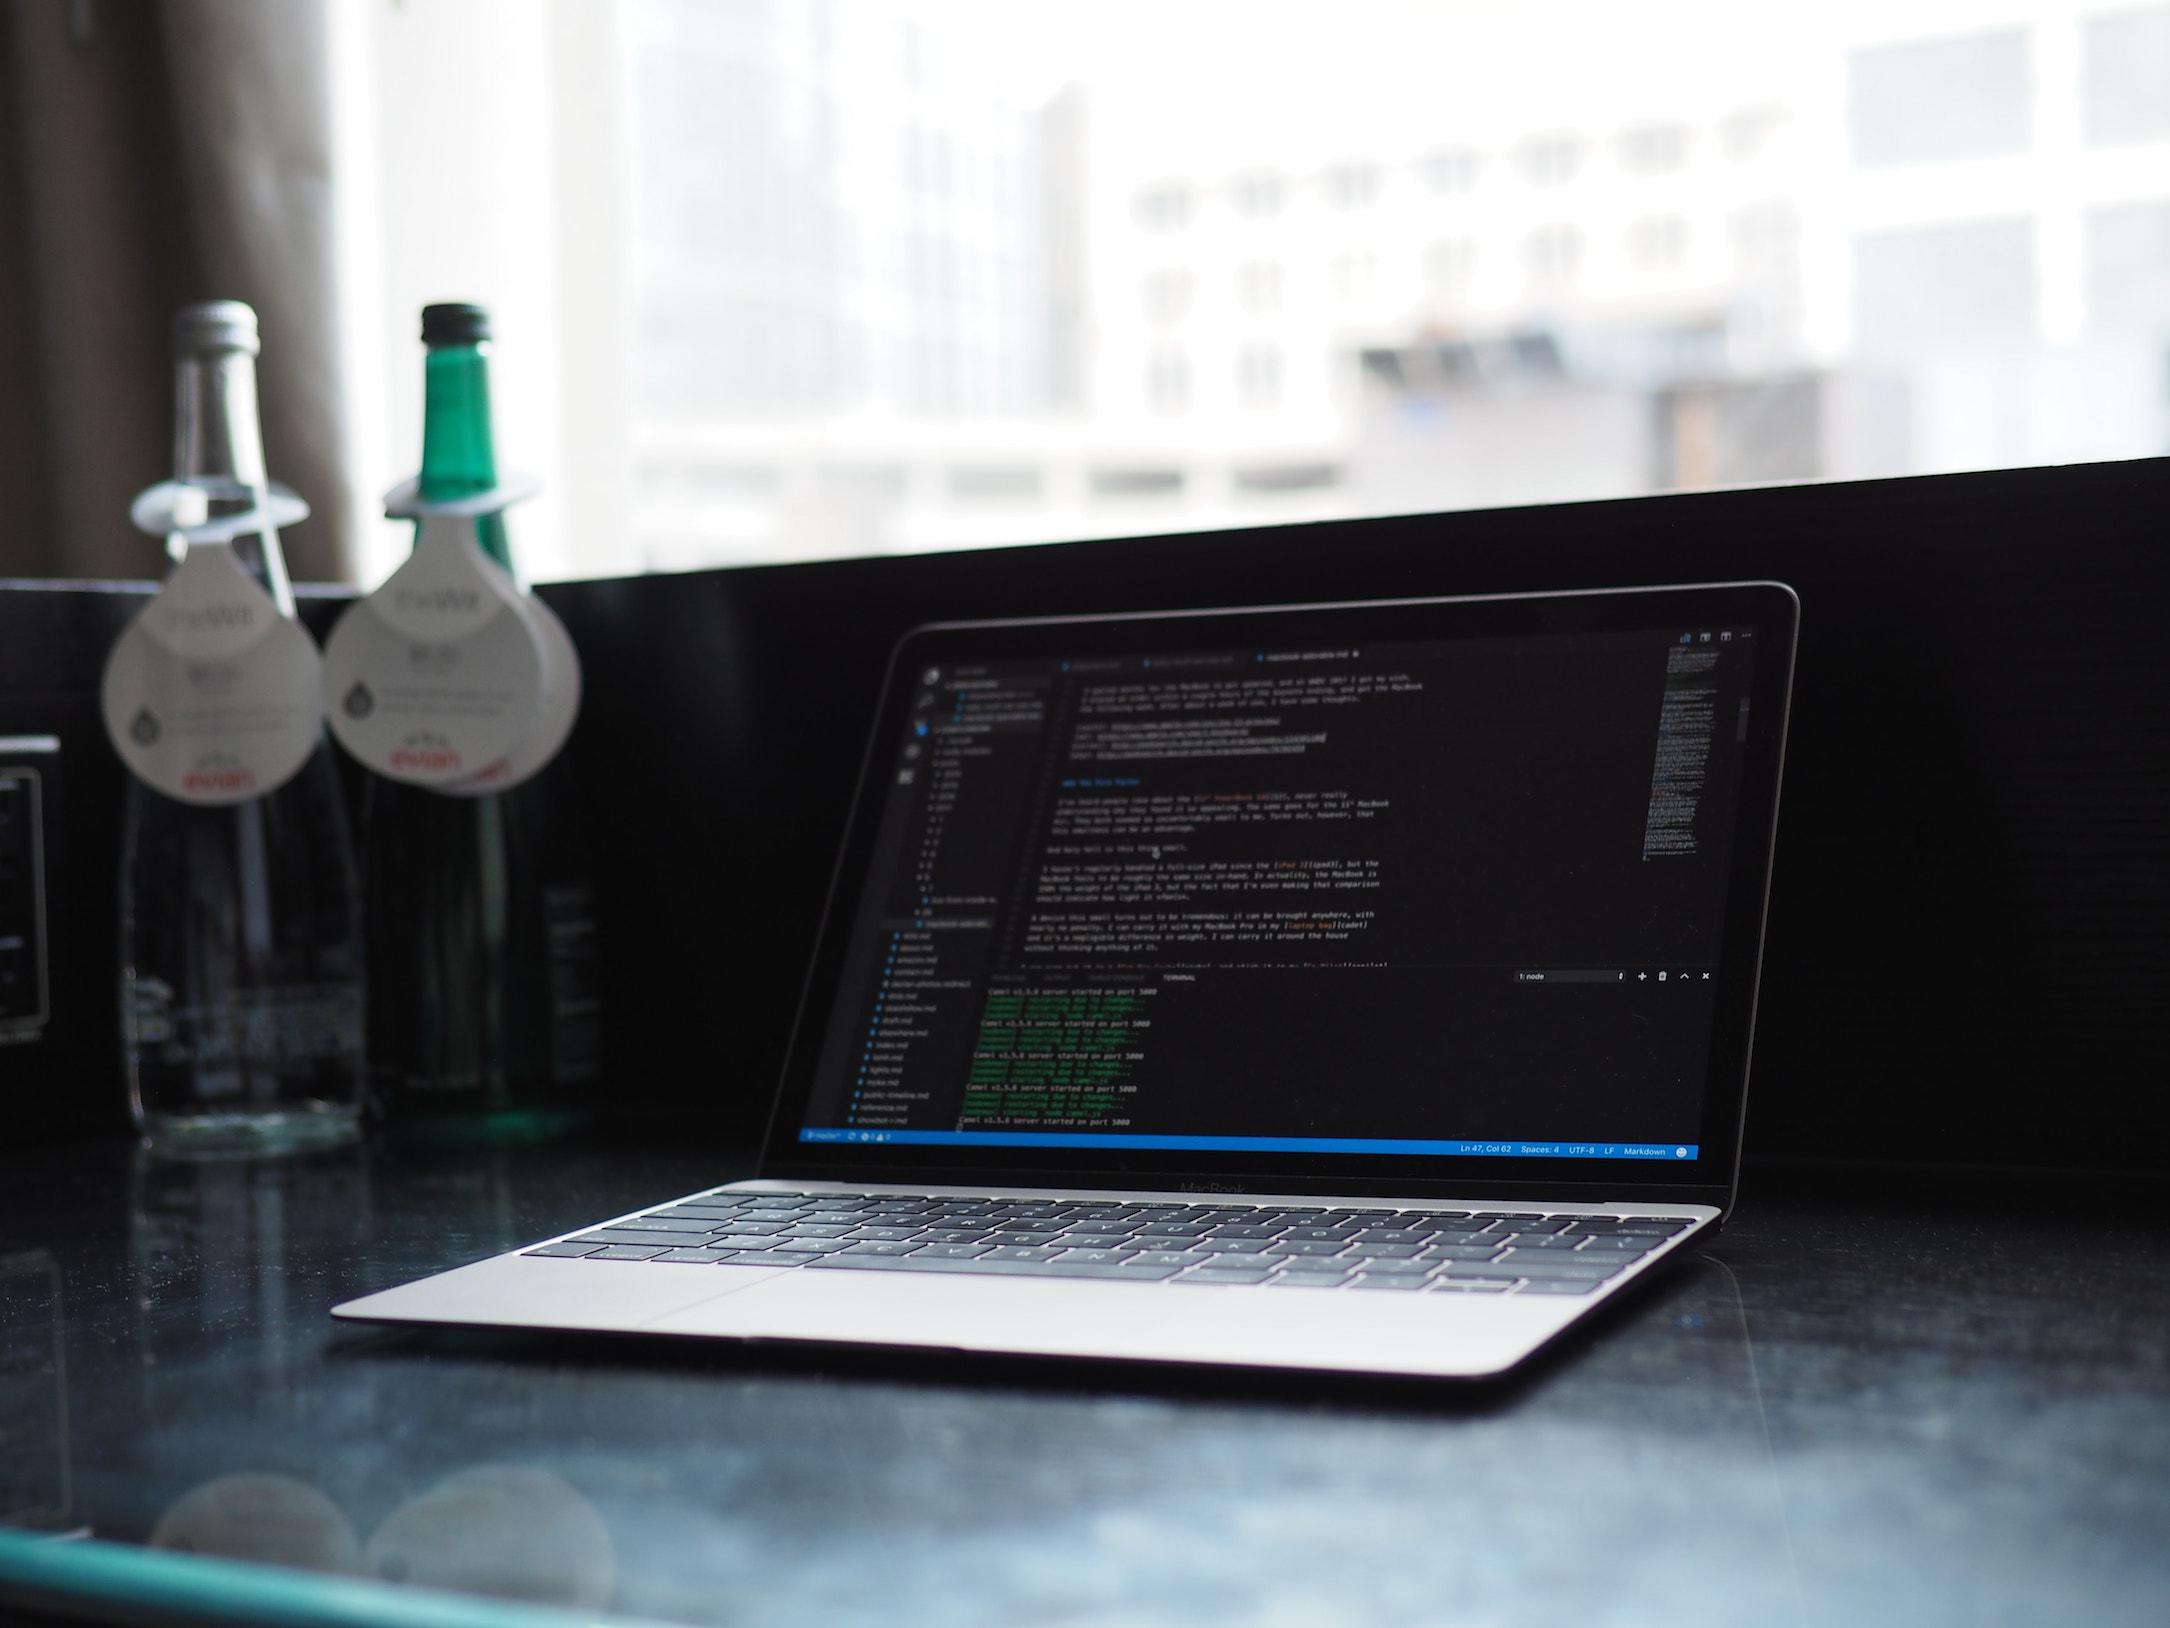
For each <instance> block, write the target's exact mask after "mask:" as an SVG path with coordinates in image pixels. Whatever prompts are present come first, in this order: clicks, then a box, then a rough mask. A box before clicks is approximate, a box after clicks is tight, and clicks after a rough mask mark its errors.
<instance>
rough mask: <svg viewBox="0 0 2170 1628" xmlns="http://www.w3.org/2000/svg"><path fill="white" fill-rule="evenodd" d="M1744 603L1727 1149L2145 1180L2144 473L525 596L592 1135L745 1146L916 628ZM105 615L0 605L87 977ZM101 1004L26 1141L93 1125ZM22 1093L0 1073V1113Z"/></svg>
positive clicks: (2166, 1130) (2155, 566)
mask: <svg viewBox="0 0 2170 1628" xmlns="http://www.w3.org/2000/svg"><path fill="white" fill-rule="evenodd" d="M1747 577H1777V578H1780V579H1782V580H1785V581H1788V582H1791V583H1792V584H1793V585H1794V586H1795V587H1796V588H1797V589H1798V590H1799V591H1800V594H1801V598H1802V604H1803V622H1802V638H1801V645H1800V668H1799V674H1798V680H1797V688H1796V703H1795V713H1794V734H1793V740H1792V745H1791V750H1790V753H1789V758H1788V766H1787V779H1786V794H1785V803H1784V811H1783V814H1782V816H1781V828H1780V841H1779V858H1778V866H1777V873H1776V879H1775V882H1774V891H1773V900H1772V915H1771V933H1770V941H1769V951H1768V957H1767V961H1766V966H1765V978H1764V1000H1763V1008H1762V1015H1761V1022H1760V1026H1759V1031H1758V1039H1757V1048H1756V1078H1755V1084H1754V1086H1753V1088H1752V1089H1751V1091H1750V1095H1749V1122H1750V1123H1749V1149H1750V1152H1751V1153H1761V1154H1766V1155H1794V1156H1836V1157H1856V1158H1887V1159H1926V1160H1937V1161H1951V1162H1974V1163H1995V1164H2019V1165H2050V1164H2054V1165H2076V1166H2086V1167H2096V1168H2155V1169H2162V1168H2170V1152H2166V1151H2165V1150H2166V1148H2170V999H2166V995H2170V640H2166V639H2165V638H2164V637H2163V634H2162V631H2161V630H2163V629H2164V628H2165V627H2166V626H2170V460H2151V461H2145V462H2137V463H2126V464H2112V465H2094V466H2082V467H2075V468H2070V469H2051V470H2028V471H2012V472H1999V473H1993V474H1984V475H1964V476H1945V477H1936V478H1931V479H1920V480H1908V481H1888V482H1873V483H1862V484H1856V485H1833V486H1820V487H1795V488H1772V489H1765V490H1757V491H1745V492H1728V493H1712V494H1701V495H1687V496H1674V497H1664V498H1652V499H1636V500H1629V501H1623V502H1617V503H1598V504H1577V505H1564V506H1559V507H1553V508H1539V509H1521V510H1500V511H1490V512H1483V513H1473V514H1456V515H1445V516H1427V517H1412V518H1390V519H1383V520H1372V521H1357V522H1344V523H1335V524H1329V525H1319V526H1304V527H1285V528H1267V529H1261V530H1256V531H1249V532H1242V533H1222V534H1217V535H1205V536H1194V537H1181V538H1154V539H1145V540H1136V541H1116V542H1094V543H1078V544H1070V545H1065V546H1061V547H1051V548H1033V549H1015V550H1000V551H985V552H974V553H961V554H943V555H923V556H916V557H909V558H896V559H871V560H852V561H840V562H833V563H822V564H809V565H793V566H776V567H762V568H749V569H741V570H727V571H710V572H697V573H692V574H689V575H683V576H672V577H650V578H634V579H626V580H619V581H605V582H588V583H568V584H562V585H557V586H553V587H550V588H547V589H545V590H544V593H545V595H546V597H547V598H549V600H550V601H551V603H552V604H553V605H554V606H555V607H556V608H557V609H558V610H559V612H560V613H561V614H562V615H563V616H564V617H565V619H566V621H567V623H568V624H569V625H570V626H571V628H572V630H573V633H574V637H575V638H576V640H577V641H578V642H579V644H580V647H581V650H582V653H583V658H584V662H585V667H586V674H587V699H586V704H585V707H584V711H583V715H582V719H581V723H580V727H579V729H578V731H577V733H576V735H575V737H574V743H573V751H574V753H575V754H576V763H577V766H578V770H579V779H580V785H581V797H582V802H583V812H584V816H585V818H586V821H587V823H588V826H589V829H590V833H591V837H592V839H593V840H594V842H595V846H596V848H597V850H598V862H599V864H600V866H601V874H600V876H599V878H598V880H599V882H600V883H601V899H602V907H603V912H604V920H603V927H604V932H605V934H606V935H607V940H606V951H605V962H604V965H605V980H606V982H605V999H606V1002H607V1019H606V1021H607V1033H606V1040H605V1046H606V1054H607V1058H608V1072H609V1076H610V1080H611V1089H610V1104H609V1106H610V1107H611V1109H612V1110H613V1111H614V1112H617V1113H621V1114H625V1115H628V1116H631V1117H639V1118H649V1119H658V1120H661V1119H684V1120H698V1121H700V1122H702V1123H703V1124H705V1125H706V1126H708V1127H709V1128H710V1133H711V1134H715V1135H718V1136H721V1137H727V1138H730V1139H735V1140H740V1141H750V1140H751V1139H752V1137H753V1136H754V1135H755V1134H756V1132H757V1131H758V1128H759V1119H760V1116H761V1114H762V1112H763V1110H764V1109H765V1106H766V1101H767V1095H768V1091H769V1089H770V1086H771V1084H772V1082H773V1081H774V1079H775V1076H776V1073H777V1070H778V1067H779V1065H780V1062H781V1057H782V1050H783V1046H784V1042H785V1039H786V1036H787V1034H788V1030H789V1026H790V1021H791V1015H792V1011H793V1008H794V1006H795V1004H796V1001H797V996H798V979H799V972H800V969H801V967H802V965H803V963H804V961H805V959H806V957H807V955H808V953H809V949H810V946H811V940H812V935H813V932H814V928H815V925H816V922H817V918H818V916H819V913H820V908H821V903H822V899H823V896H824V894H825V892H826V889H827V886H828V880H829V865H830V860H831V856H832V853H833V849H834V847H835V844H836V842H837V840H838V837H839V835H840V832H841V827H842V821H843V817H844V813H845V808H846V805H847V803H848V802H849V799H850V795H851V789H852V784H853V780H854V778H855V776H856V774H857V770H858V763H859V756H860V752H861V749H862V747H863V745H864V731H865V729H866V727H867V724H868V722H869V719H870V716H871V713H872V710H873V705H874V699H875V692H876V689H877V687H878V685H879V682H880V678H881V673H882V670H883V666H884V663H885V661H886V657H887V653H888V649H889V647H890V645H891V644H892V643H893V641H894V640H895V638H896V636H897V635H898V634H900V633H901V632H902V631H903V630H904V629H906V628H908V627H910V626H912V625H914V624H916V623H918V622H921V621H927V620H934V619H938V618H949V617H968V616H996V615H1033V614H1058V613H1062V612H1070V611H1094V610H1123V609H1162V608H1180V607H1190V606H1203V605H1219V604H1258V603H1272V602H1276V601H1289V600H1301V599H1323V598H1364V597H1375V596H1395V595H1417V594H1446V593H1486V592H1508V591H1517V590H1527V589H1545V588H1582V587H1593V586H1606V585H1618V584H1637V583H1660V582H1682V581H1698V580H1713V579H1723V578H1747ZM126 608H132V607H131V606H129V604H128V602H126V601H125V600H123V599H122V598H120V597H118V596H115V595H112V594H100V593H95V592H91V591H88V590H81V591H76V592H68V593H46V592H40V593H28V592H0V732H8V731H14V730H22V729H29V728H33V727H36V728H42V729H49V730H55V729H58V728H59V726H58V725H56V724H50V723H48V724H38V723H36V722H35V720H36V719H37V718H39V717H52V718H66V719H70V720H73V721H71V722H70V723H69V724H68V732H69V737H70V738H69V742H68V752H69V764H68V795H69V800H70V805H71V807H72V808H73V809H74V810H75V811H76V813H75V815H74V817H73V818H72V819H71V835H72V836H73V837H74V838H75V839H76V840H75V841H74V843H73V845H72V849H71V859H70V864H71V875H70V880H69V896H70V900H71V903H70V906H69V910H70V913H71V920H74V921H75V922H76V923H77V924H78V927H79V929H80V930H79V933H78V939H79V941H80V942H79V943H78V946H77V949H78V954H79V958H80V957H81V956H82V955H84V954H87V955H88V959H89V962H90V963H91V964H93V965H96V964H97V963H98V962H99V957H100V954H102V955H103V956H104V961H103V965H102V967H100V968H99V972H100V976H102V977H103V978H104V980H105V982H106V984H107V985H108V986H109V985H110V983H111V965H112V963H111V928H110V925H109V919H110V916H111V914H112V898H111V894H112V881H111V871H112V859H111V852H110V846H111V833H112V826H113V823H114V821H113V818H112V815H111V812H110V811H111V810H115V809H117V806H118V770H117V767H116V766H115V765H114V764H113V762H112V759H111V755H110V753H109V752H107V751H106V750H105V748H104V746H103V742H102V740H101V739H99V738H97V736H96V734H95V728H94V713H93V712H91V711H90V710H88V702H89V697H90V693H91V689H92V687H93V686H94V684H95V677H96V671H97V665H98V662H99V660H100V659H102V655H103V649H104V645H105V643H106V642H109V641H110V638H111V637H112V634H113V632H114V631H115V630H117V628H118V626H119V625H120V622H121V620H122V619H124V616H125V609H126ZM336 608H337V607H336V606H335V605H333V604H330V603H328V602H317V603H315V604H312V605H310V606H308V607H307V614H308V615H309V616H310V618H311V619H312V620H320V619H322V617H323V616H324V615H325V613H327V612H330V611H334V610H336ZM86 731H88V732H89V733H88V737H87V738H85V734H86ZM101 843H102V844H103V846H101ZM101 935H102V946H103V948H102V951H86V950H85V948H84V946H86V945H88V944H91V943H94V942H101ZM83 987H84V988H86V989H87V988H88V987H89V986H88V983H85V984H84V985H83ZM84 998H85V999H86V1000H87V999H89V997H88V996H87V995H86V996H85V997H84ZM104 1002H105V1006H104V1011H103V1013H102V1014H100V1013H96V1012H92V1013H91V1014H90V1016H89V1018H88V1019H87V1020H86V1021H85V1023H84V1024H83V1028H84V1029H85V1030H86V1031H87V1032H86V1033H84V1034H83V1035H81V1036H79V1038H78V1042H77V1048H78V1049H77V1050H76V1051H74V1052H72V1053H71V1054H70V1056H71V1061H70V1062H69V1064H68V1069H67V1071H66V1072H67V1077H66V1078H65V1079H60V1080H45V1081H42V1082H41V1083H39V1084H38V1086H37V1089H38V1091H39V1092H40V1093H44V1092H53V1093H57V1094H58V1095H59V1096H60V1097H62V1098H72V1099H73V1101H74V1103H75V1106H74V1107H72V1108H67V1109H59V1110H53V1111H50V1112H46V1111H43V1110H41V1112H42V1113H43V1115H44V1117H43V1119H42V1121H40V1122H41V1123H45V1124H48V1125H53V1126H59V1125H62V1124H67V1125H73V1126H77V1127H80V1126H81V1125H83V1124H86V1123H93V1122H95V1123H99V1124H112V1123H114V1120H113V1119H112V1117H111V1114H110V1113H109V1112H106V1111H104V1109H110V1108H117V1104H118V1095H117V1093H118V1083H117V1069H116V1067H115V1063H114V1055H113V1049H112V1043H111V1039H110V1036H111V1029H110V1022H111V994H110V988H108V989H107V991H106V993H105V995H104ZM101 1022H102V1023H103V1025H104V1027H103V1028H102V1030H101V1027H100V1024H101ZM23 1080H24V1074H23V1069H22V1066H21V1060H20V1059H18V1058H15V1057H10V1056H9V1055H8V1054H7V1053H6V1052H5V1051H0V1098H7V1099H18V1100H19V1098H18V1086H19V1084H21V1083H22V1082H23ZM94 1103H95V1104H100V1105H104V1108H102V1109H100V1110H98V1111H93V1104H94ZM15 1123H17V1124H26V1123H29V1121H25V1120H23V1119H20V1118H18V1119H16V1120H15Z"/></svg>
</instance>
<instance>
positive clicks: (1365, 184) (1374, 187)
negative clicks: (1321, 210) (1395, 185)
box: [1325, 163, 1379, 209]
mask: <svg viewBox="0 0 2170 1628" xmlns="http://www.w3.org/2000/svg"><path fill="white" fill-rule="evenodd" d="M1325 182H1326V201H1327V202H1328V203H1330V204H1332V205H1333V206H1334V207H1335V208H1336V209H1363V208H1366V207H1368V206H1369V205H1371V204H1373V203H1376V202H1377V201H1378V198H1379V166H1378V165H1376V164H1362V163H1344V164H1336V165H1334V166H1333V167H1332V168H1331V169H1329V170H1328V171H1327V172H1326V176H1325Z"/></svg>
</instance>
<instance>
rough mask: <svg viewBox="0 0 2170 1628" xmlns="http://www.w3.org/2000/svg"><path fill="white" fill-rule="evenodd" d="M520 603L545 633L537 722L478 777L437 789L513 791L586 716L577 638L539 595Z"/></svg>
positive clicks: (472, 793) (471, 793)
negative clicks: (580, 719)
mask: <svg viewBox="0 0 2170 1628" xmlns="http://www.w3.org/2000/svg"><path fill="white" fill-rule="evenodd" d="M520 603H521V609H522V610H523V611H525V612H526V614H527V617H528V619H529V621H530V622H531V623H532V624H533V626H534V628H535V631H536V633H537V634H538V635H539V636H540V642H541V646H542V653H543V694H542V698H541V701H540V703H539V704H538V706H537V708H536V711H535V720H534V723H533V724H532V725H531V726H530V727H529V729H528V732H527V735H526V737H525V738H524V739H522V740H521V741H520V742H519V743H518V744H517V745H515V746H514V747H513V748H512V750H511V751H509V752H507V753H506V754H505V755H504V756H503V757H501V758H499V759H498V760H497V761H496V762H494V763H492V764H490V765H489V766H488V767H486V768H484V769H483V770H482V772H481V773H480V774H477V775H476V776H475V777H474V778H473V779H471V780H457V781H454V782H452V783H451V784H449V785H444V786H439V787H438V788H437V789H438V790H439V791H442V792H446V793H448V794H450V795H452V796H454V797H481V796H484V795H485V794H487V793H489V792H493V791H510V790H511V789H512V788H513V787H514V786H517V785H519V784H520V782H521V781H523V780H527V779H531V778H532V777H534V776H535V775H538V774H540V773H541V772H542V771H543V770H544V769H546V768H548V767H549V766H550V761H551V759H553V758H555V757H556V756H557V755H558V752H559V751H560V749H562V748H563V747H564V745H565V742H566V739H567V737H568V736H570V735H571V734H572V732H573V723H574V721H575V720H576V719H577V718H578V717H579V716H580V652H579V651H578V650H576V649H575V648H574V647H573V636H572V635H571V634H570V633H568V632H566V631H565V624H564V623H563V622H561V621H559V620H558V615H557V612H556V611H553V610H552V609H551V608H550V607H549V606H548V605H546V604H544V603H543V602H542V601H541V600H540V599H537V598H536V597H535V596H534V595H533V594H527V595H523V596H522V598H521V602H520Z"/></svg>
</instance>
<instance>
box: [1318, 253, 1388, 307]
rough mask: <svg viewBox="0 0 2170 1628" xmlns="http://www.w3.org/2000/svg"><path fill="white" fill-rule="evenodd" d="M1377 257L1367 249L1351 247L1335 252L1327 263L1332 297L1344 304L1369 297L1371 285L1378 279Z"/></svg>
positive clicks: (1353, 303)
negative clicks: (1344, 252)
mask: <svg viewBox="0 0 2170 1628" xmlns="http://www.w3.org/2000/svg"><path fill="white" fill-rule="evenodd" d="M1378 276H1379V257H1378V256H1377V255H1375V254H1373V253H1372V252H1371V251H1370V250H1369V249H1352V250H1350V251H1349V252H1348V253H1346V254H1337V255H1335V256H1334V258H1333V259H1332V261H1330V262H1329V263H1328V265H1327V278H1328V280H1329V281H1330V282H1331V283H1332V285H1333V290H1334V298H1335V299H1337V300H1339V301H1341V302H1342V304H1344V305H1356V304H1360V303H1361V302H1362V301H1364V300H1367V299H1369V298H1371V290H1372V285H1373V284H1374V283H1376V282H1377V281H1378Z"/></svg>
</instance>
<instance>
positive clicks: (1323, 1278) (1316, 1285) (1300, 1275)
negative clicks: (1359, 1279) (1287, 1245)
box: [1266, 1267, 1349, 1289]
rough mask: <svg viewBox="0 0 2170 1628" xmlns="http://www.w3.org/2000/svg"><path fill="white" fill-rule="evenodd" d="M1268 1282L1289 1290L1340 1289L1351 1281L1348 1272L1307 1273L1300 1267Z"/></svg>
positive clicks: (1282, 1273)
mask: <svg viewBox="0 0 2170 1628" xmlns="http://www.w3.org/2000/svg"><path fill="white" fill-rule="evenodd" d="M1266 1281H1267V1282H1268V1283H1271V1284H1275V1285H1278V1286H1279V1287H1282V1288H1287V1289H1338V1288H1340V1287H1341V1286H1342V1285H1343V1284H1344V1283H1346V1282H1348V1281H1349V1274H1348V1273H1346V1272H1307V1271H1304V1270H1302V1269H1301V1268H1298V1267H1290V1268H1289V1269H1288V1270H1287V1271H1285V1272H1280V1273H1276V1274H1275V1275H1274V1276H1273V1277H1271V1278H1268V1279H1267V1280H1266Z"/></svg>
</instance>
